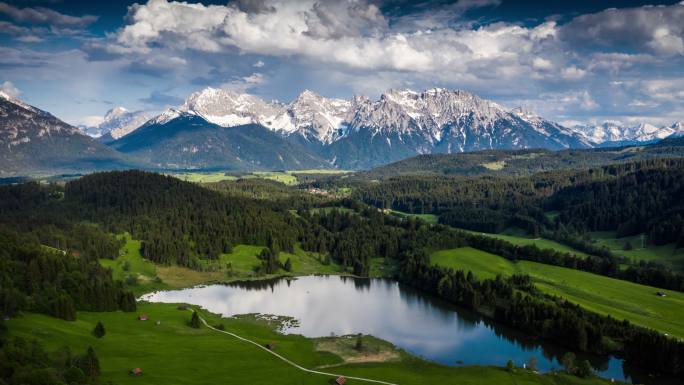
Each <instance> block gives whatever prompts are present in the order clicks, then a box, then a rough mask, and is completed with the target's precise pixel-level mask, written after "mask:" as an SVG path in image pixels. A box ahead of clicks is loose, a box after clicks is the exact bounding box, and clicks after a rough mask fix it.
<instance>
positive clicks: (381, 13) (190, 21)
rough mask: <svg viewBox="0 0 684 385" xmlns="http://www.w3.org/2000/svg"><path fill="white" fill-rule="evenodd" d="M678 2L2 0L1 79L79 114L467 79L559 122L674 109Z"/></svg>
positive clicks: (683, 56)
mask: <svg viewBox="0 0 684 385" xmlns="http://www.w3.org/2000/svg"><path fill="white" fill-rule="evenodd" d="M682 20H684V2H677V1H670V2H657V3H653V2H642V1H572V2H570V1H528V2H525V1H506V0H461V1H455V2H454V1H451V2H449V1H375V0H354V1H351V0H350V1H332V0H330V1H328V0H302V1H283V0H280V1H278V0H239V1H230V2H216V1H213V2H201V3H195V2H191V1H189V2H173V1H167V0H150V1H148V2H145V1H141V2H140V3H138V4H133V3H131V2H125V1H82V2H79V1H67V0H62V1H60V0H42V1H41V0H39V1H29V0H25V1H24V0H18V1H11V2H7V1H5V2H2V1H1V0H0V87H1V88H2V89H3V90H4V91H5V92H8V93H12V94H15V95H17V96H18V97H20V98H21V99H23V100H25V101H27V102H29V103H31V104H33V105H36V106H38V107H39V108H42V109H45V110H48V111H50V112H52V113H53V114H55V115H57V116H58V117H60V118H62V119H64V120H66V121H67V122H69V123H73V124H83V123H91V124H92V123H96V122H97V120H98V119H101V117H102V115H104V113H105V112H106V111H107V110H108V109H110V108H112V107H114V106H118V105H121V106H124V107H126V108H128V109H132V110H137V109H142V110H150V111H161V110H163V109H164V108H166V107H168V106H173V105H177V104H179V103H181V102H182V100H183V99H184V98H185V97H186V96H187V95H188V94H189V93H191V92H193V91H197V90H199V89H201V88H203V87H207V86H213V87H223V88H230V89H233V90H237V91H241V92H249V93H253V94H256V95H259V96H261V97H264V98H266V99H278V100H281V101H289V100H290V99H292V98H293V97H295V96H296V95H297V94H298V93H300V92H301V91H302V90H304V89H312V90H314V91H316V92H318V93H320V94H322V95H324V96H328V97H344V98H347V97H350V96H352V95H354V94H364V95H367V96H370V97H372V98H376V97H378V96H379V95H380V94H381V93H382V92H383V91H384V90H387V89H389V88H413V89H418V90H420V89H425V88H431V87H435V86H438V87H446V88H451V89H464V90H468V91H471V92H474V93H476V94H478V95H480V96H482V97H485V98H489V99H493V100H495V101H497V102H499V103H501V104H503V105H505V106H508V107H518V106H522V107H524V108H526V109H528V110H531V111H533V112H535V113H538V114H540V115H542V116H544V117H546V118H550V119H553V120H556V121H559V122H561V123H564V124H568V125H570V124H573V123H576V122H602V121H606V120H613V121H620V122H622V123H625V124H634V123H641V122H649V123H653V124H657V125H664V124H670V123H672V122H673V121H675V120H684V22H682Z"/></svg>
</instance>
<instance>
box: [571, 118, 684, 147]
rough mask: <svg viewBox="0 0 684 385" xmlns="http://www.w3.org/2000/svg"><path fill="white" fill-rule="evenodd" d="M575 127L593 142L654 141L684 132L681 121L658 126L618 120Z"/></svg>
mask: <svg viewBox="0 0 684 385" xmlns="http://www.w3.org/2000/svg"><path fill="white" fill-rule="evenodd" d="M573 129H574V130H575V131H577V132H580V133H582V134H583V135H585V136H586V137H587V138H588V139H589V140H590V141H591V142H593V143H596V144H601V143H606V142H652V141H655V140H660V139H665V138H667V137H669V136H672V135H674V134H676V133H677V132H684V127H682V123H681V122H678V123H674V124H672V125H671V126H663V127H658V126H655V125H653V124H649V123H640V124H637V125H635V126H627V125H623V124H621V123H620V122H616V121H606V122H604V123H601V124H589V125H580V126H575V127H573Z"/></svg>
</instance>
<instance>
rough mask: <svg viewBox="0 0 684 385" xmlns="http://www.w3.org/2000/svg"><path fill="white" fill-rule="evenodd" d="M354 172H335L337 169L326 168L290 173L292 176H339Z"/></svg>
mask: <svg viewBox="0 0 684 385" xmlns="http://www.w3.org/2000/svg"><path fill="white" fill-rule="evenodd" d="M352 172H354V171H349V170H335V169H325V168H319V169H309V170H292V171H288V173H290V174H331V175H337V174H349V173H352Z"/></svg>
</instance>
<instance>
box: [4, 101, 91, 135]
mask: <svg viewBox="0 0 684 385" xmlns="http://www.w3.org/2000/svg"><path fill="white" fill-rule="evenodd" d="M73 134H79V130H78V129H77V128H76V127H73V126H70V125H68V124H66V123H64V122H62V121H61V120H59V119H57V118H55V117H54V116H52V115H51V114H50V113H48V112H46V111H43V110H40V109H38V108H36V107H33V106H31V105H28V104H26V103H24V102H23V101H21V100H19V99H17V98H14V97H12V96H10V95H8V94H7V93H4V92H2V91H0V146H7V147H8V148H11V147H13V146H17V145H20V144H22V143H29V142H31V141H32V140H33V141H35V140H37V139H40V138H46V137H50V136H52V135H73Z"/></svg>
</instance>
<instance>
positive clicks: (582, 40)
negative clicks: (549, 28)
mask: <svg viewBox="0 0 684 385" xmlns="http://www.w3.org/2000/svg"><path fill="white" fill-rule="evenodd" d="M682 20H684V2H680V3H678V4H674V5H669V6H664V5H661V6H643V7H638V8H623V9H615V8H611V9H607V10H605V11H602V12H598V13H593V14H588V15H581V16H578V17H576V18H574V19H573V20H572V21H570V22H569V23H568V24H567V25H565V26H564V27H563V28H562V30H561V37H562V38H563V39H565V40H567V41H569V42H571V43H573V44H582V45H586V44H589V45H592V44H598V45H602V46H606V47H613V48H616V49H622V50H624V49H631V50H642V51H643V50H645V51H648V52H652V53H655V54H662V55H684V40H683V39H684V22H682Z"/></svg>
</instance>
